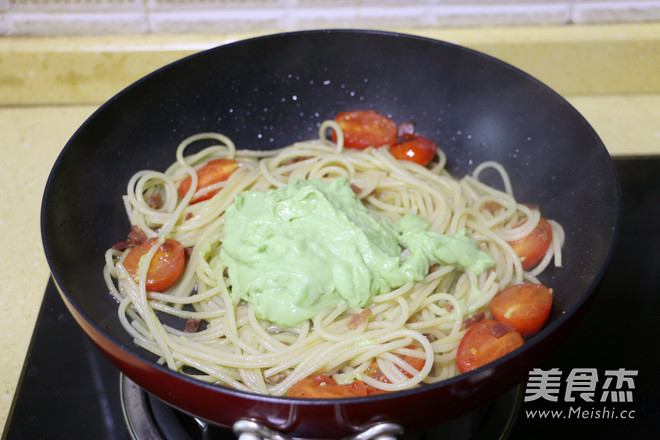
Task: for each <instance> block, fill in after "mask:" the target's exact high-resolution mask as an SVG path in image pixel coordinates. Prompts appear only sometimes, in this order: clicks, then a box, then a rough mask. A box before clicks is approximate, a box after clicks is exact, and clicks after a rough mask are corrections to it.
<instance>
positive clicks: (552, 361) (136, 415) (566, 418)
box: [2, 157, 660, 440]
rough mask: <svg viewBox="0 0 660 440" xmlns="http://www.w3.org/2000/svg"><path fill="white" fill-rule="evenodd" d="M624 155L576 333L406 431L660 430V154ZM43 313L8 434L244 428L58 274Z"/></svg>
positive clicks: (438, 434)
mask: <svg viewBox="0 0 660 440" xmlns="http://www.w3.org/2000/svg"><path fill="white" fill-rule="evenodd" d="M614 163H615V166H616V168H617V171H618V173H619V177H620V180H621V185H622V190H623V219H622V230H621V236H620V238H619V242H618V246H617V248H616V250H615V253H614V256H613V259H612V263H611V266H610V268H609V270H608V272H607V273H606V275H605V277H604V279H603V281H602V283H601V285H600V286H599V288H598V289H597V291H596V292H595V293H594V295H593V296H592V299H591V304H590V305H589V307H588V309H587V311H586V312H585V314H584V316H583V318H582V319H581V320H580V323H579V324H578V326H577V327H576V328H575V330H574V331H573V332H572V334H571V335H569V337H568V338H567V339H566V340H565V341H564V343H563V344H562V345H561V346H560V347H559V348H558V349H557V350H556V351H555V352H554V353H553V354H552V355H551V356H550V357H549V358H548V359H546V360H545V361H544V362H543V364H542V365H540V366H539V367H538V368H536V369H534V370H532V371H530V373H529V375H528V377H527V379H526V380H525V381H523V382H522V383H520V384H519V385H518V386H516V387H514V388H512V389H511V390H509V391H508V392H506V393H504V394H503V395H502V396H500V397H499V398H497V399H496V400H495V401H493V402H490V403H488V404H486V405H484V406H483V407H480V408H477V409H476V410H474V411H472V412H470V413H468V414H465V415H463V416H461V417H459V418H457V419H454V420H450V421H447V422H444V423H442V424H440V425H438V426H435V427H433V428H432V429H429V430H427V431H424V432H415V433H406V432H404V433H401V434H398V435H397V436H396V438H400V439H419V440H422V439H440V438H441V439H443V440H463V439H465V440H486V439H510V440H520V439H529V438H533V439H535V440H542V439H557V438H599V439H620V438H631V439H655V438H658V434H659V433H660V398H659V397H658V391H659V390H660V388H659V386H658V385H657V384H658V383H660V355H659V354H658V350H657V347H658V340H660V326H658V325H657V324H656V322H657V321H656V320H657V316H658V310H660V157H634V158H618V159H615V160H614ZM584 233H589V231H584ZM37 322H38V325H37V327H36V329H35V332H34V334H33V337H32V342H31V345H30V350H29V354H28V357H27V359H26V362H25V365H24V368H23V372H22V375H21V380H20V383H19V388H18V390H17V393H16V396H15V399H14V402H13V406H12V410H11V413H10V415H9V419H8V421H7V425H6V428H5V432H4V433H3V437H2V438H3V439H4V440H21V439H30V440H35V439H48V440H58V439H67V440H70V439H108V440H130V439H136V440H145V439H150V440H151V439H153V440H159V439H168V440H169V439H177V440H188V439H191V440H192V439H203V440H214V439H218V440H221V439H236V438H239V437H240V433H237V432H234V431H233V430H231V429H225V428H219V427H216V426H209V425H207V424H206V423H204V422H202V421H200V420H197V419H195V418H193V417H190V416H188V415H186V414H182V413H180V412H179V411H177V410H176V409H174V408H172V407H170V406H168V405H167V404H165V403H163V402H162V401H160V400H158V399H157V398H155V397H153V396H151V395H149V394H148V393H146V392H145V391H143V390H142V389H140V388H139V387H138V386H137V385H135V384H134V383H133V382H132V381H130V379H128V378H126V377H124V376H123V375H122V374H121V373H120V372H119V371H118V370H117V369H116V368H115V367H114V366H113V365H112V364H110V363H109V361H108V360H106V359H105V357H104V356H103V355H102V354H101V353H100V351H98V350H97V349H96V347H94V345H93V344H92V343H91V342H90V340H89V339H88V338H87V336H85V335H84V333H83V332H82V330H81V329H80V328H79V327H78V325H77V324H76V323H75V321H74V320H73V318H72V317H71V315H70V314H69V313H68V311H67V310H66V308H65V306H64V304H63V303H62V301H61V300H60V298H59V296H58V293H57V290H56V288H55V286H54V284H53V283H52V281H51V282H49V284H48V286H47V288H46V292H45V295H44V300H43V303H42V307H41V310H40V312H39V317H38V321H37ZM433 410H434V409H433V408H429V411H430V412H432V411H433ZM244 435H247V434H244ZM240 438H241V439H243V438H248V437H240ZM251 438H254V437H251ZM390 438H391V437H390Z"/></svg>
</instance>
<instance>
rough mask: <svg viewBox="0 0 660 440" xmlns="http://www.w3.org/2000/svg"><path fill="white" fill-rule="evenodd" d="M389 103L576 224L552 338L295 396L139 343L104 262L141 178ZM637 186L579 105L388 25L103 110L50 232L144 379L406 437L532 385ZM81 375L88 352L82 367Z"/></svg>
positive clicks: (212, 61)
mask: <svg viewBox="0 0 660 440" xmlns="http://www.w3.org/2000/svg"><path fill="white" fill-rule="evenodd" d="M367 108H373V109H375V110H376V111H378V112H380V113H382V114H386V115H390V116H391V117H392V118H393V119H394V120H395V121H398V122H403V121H415V122H416V125H417V129H418V131H419V132H420V133H423V134H425V135H426V136H428V137H431V138H433V139H434V140H436V141H437V142H438V144H439V146H440V148H442V149H443V150H444V151H445V152H446V154H447V157H448V169H449V170H450V171H451V172H452V173H453V174H455V175H456V176H458V177H460V176H462V175H464V174H466V173H469V172H471V170H472V169H473V168H474V167H475V166H476V165H477V164H479V163H480V162H482V161H485V160H496V161H499V162H500V163H502V164H503V165H504V166H505V167H506V168H507V169H508V171H509V173H510V175H511V180H512V184H513V188H514V190H515V196H516V197H517V199H518V200H519V201H522V202H529V203H538V204H539V205H540V206H541V209H542V213H543V214H544V215H545V216H547V217H550V218H553V219H555V220H557V221H559V222H560V223H561V224H562V225H563V226H564V228H565V229H566V245H565V247H564V267H563V268H562V269H554V268H551V269H549V270H547V271H546V272H545V273H544V274H543V276H542V282H544V284H547V285H549V286H551V287H552V288H553V289H554V292H555V302H554V305H553V311H552V314H551V316H550V318H549V321H548V323H547V325H546V326H545V328H544V329H543V330H542V331H541V332H539V333H538V334H536V335H535V336H533V337H531V338H530V339H529V340H528V341H527V342H526V343H525V344H524V345H523V347H521V348H520V349H518V350H516V351H515V352H513V353H511V354H509V355H507V356H505V357H503V358H500V359H499V360H497V361H496V362H493V363H491V364H489V365H487V366H485V367H482V368H479V369H477V370H475V371H472V372H470V373H467V374H463V375H460V376H458V377H455V378H452V379H449V380H446V381H443V382H441V383H438V384H435V385H429V386H424V387H421V388H418V389H415V390H410V391H405V392H399V393H394V394H391V395H382V396H372V397H368V398H354V399H341V400H316V401H309V400H295V399H290V398H284V397H268V396H261V395H253V394H249V393H244V392H240V391H235V390H232V389H229V388H225V387H219V386H212V385H208V384H204V383H201V382H198V381H195V380H191V379H189V378H187V377H185V376H183V375H180V374H178V373H175V372H172V371H170V370H168V369H167V368H166V367H163V366H160V365H158V364H157V363H156V362H155V359H154V357H153V356H151V355H150V354H149V353H146V352H145V351H143V350H141V349H138V348H137V347H136V346H135V345H134V344H133V342H132V340H131V338H130V337H129V335H128V334H127V333H126V332H125V331H124V330H123V328H122V327H121V325H120V324H119V321H118V318H117V313H116V309H117V304H116V303H115V301H114V300H113V299H112V298H111V296H110V295H109V294H108V292H107V288H106V286H105V284H104V281H103V276H102V268H103V264H104V261H103V254H104V251H105V250H106V249H107V248H108V247H110V246H112V245H113V244H114V243H116V242H118V241H121V240H122V239H124V238H125V236H126V234H127V232H128V231H129V229H130V225H129V224H128V221H127V218H126V215H125V211H124V208H123V204H122V201H121V196H122V195H123V194H125V191H126V184H127V182H128V180H129V177H130V176H131V175H132V174H133V173H135V172H136V171H138V170H141V169H154V170H164V169H165V168H166V167H167V166H168V165H169V164H170V163H171V162H172V161H174V151H175V148H176V146H177V145H178V143H179V142H180V141H181V140H182V139H184V138H185V137H187V136H189V135H191V134H194V133H197V132H202V131H217V132H221V133H224V134H226V135H228V136H229V137H231V138H232V139H233V140H234V142H235V143H236V145H237V147H238V148H254V149H271V148H276V147H281V146H285V145H287V144H290V143H292V142H294V141H297V140H301V139H308V138H312V137H315V136H316V133H317V127H318V124H319V123H320V122H321V121H323V120H325V119H329V118H332V117H333V116H334V115H335V114H336V113H337V112H338V111H342V110H353V109H367ZM619 215H620V190H619V185H618V180H617V177H616V172H615V170H614V167H613V165H612V162H611V159H610V157H609V155H608V152H607V150H606V148H605V147H604V145H603V144H602V142H601V140H600V139H599V137H598V136H597V134H596V133H595V132H594V130H593V129H592V128H591V127H590V125H589V124H588V123H587V122H586V121H585V119H584V118H583V117H582V116H581V115H580V114H579V113H578V112H577V111H576V110H575V109H574V108H573V107H572V106H571V105H569V104H568V103H567V102H566V101H565V100H564V99H563V98H562V97H560V96H559V95H558V94H557V93H555V92H554V91H552V90H551V89H549V88H548V87H547V86H545V85H544V84H542V83H541V82H539V81H537V80H536V79H534V78H532V77H531V76H529V75H528V74H526V73H524V72H522V71H520V70H518V69H516V68H514V67H512V66H510V65H508V64H506V63H504V62H501V61H499V60H497V59H494V58H492V57H489V56H486V55H484V54H481V53H478V52H476V51H473V50H469V49H466V48H463V47H460V46H456V45H453V44H449V43H445V42H441V41H435V40H430V39H426V38H419V37H414V36H408V35H401V34H395V33H388V32H378V31H354V30H322V31H304V32H292V33H284V34H278V35H270V36H265V37H260V38H255V39H250V40H246V41H240V42H236V43H232V44H227V45H224V46H220V47H217V48H215V49H211V50H208V51H205V52H201V53H199V54H195V55H192V56H189V57H187V58H184V59H182V60H180V61H177V62H175V63H173V64H170V65H168V66H166V67H164V68H162V69H159V70H157V71H155V72H154V73H152V74H150V75H148V76H146V77H145V78H143V79H141V80H139V81H137V82H136V83H134V84H132V85H131V86H129V87H127V88H126V89H125V90H123V91H122V92H120V93H119V94H117V95H116V96H114V97H113V98H112V99H110V100H109V101H108V102H107V103H105V104H104V105H103V106H101V107H100V108H99V109H98V110H97V111H96V112H95V113H94V114H93V115H92V116H91V117H90V118H89V119H88V120H87V121H86V122H85V123H84V124H83V125H82V126H81V127H80V128H79V129H78V130H77V132H76V133H75V134H74V135H73V137H72V138H71V139H70V140H69V142H68V143H67V144H66V146H65V147H64V149H63V151H62V152H61V154H60V156H59V157H58V159H57V161H56V163H55V165H54V167H53V169H52V172H51V174H50V176H49V179H48V182H47V186H46V189H45V193H44V197H43V205H42V219H41V227H42V236H43V244H44V249H45V253H46V257H47V259H48V262H49V265H50V268H51V272H52V277H53V279H54V281H55V283H56V285H57V287H58V289H59V291H60V293H61V297H62V299H63V300H64V302H65V303H66V306H67V307H68V309H69V310H70V312H71V313H72V314H73V316H74V317H75V319H76V321H77V322H78V323H79V324H80V326H81V327H82V328H83V329H84V331H85V332H86V333H87V334H88V335H89V337H90V338H91V339H92V340H93V342H94V343H95V345H97V346H98V348H99V349H100V350H101V351H102V352H103V353H104V354H105V355H106V356H107V357H108V358H109V359H110V360H111V361H112V362H113V363H114V364H115V365H116V366H117V368H119V370H121V371H122V372H123V373H124V374H125V375H126V376H128V377H129V378H130V379H131V380H133V381H134V382H135V383H136V384H138V385H139V386H141V387H142V388H144V389H145V390H146V391H148V392H149V393H152V394H153V395H155V396H156V397H158V398H160V399H161V400H164V401H165V402H167V403H169V404H171V405H172V406H174V407H176V408H179V409H180V410H182V411H184V412H186V413H189V414H191V415H194V416H197V417H198V418H200V419H203V420H206V421H209V422H211V423H213V424H217V425H221V426H232V424H233V423H234V422H235V421H237V420H239V419H254V420H257V421H259V422H261V423H263V424H265V425H266V426H269V427H271V428H273V429H276V430H278V431H280V432H283V433H287V434H288V435H291V436H296V437H309V438H338V437H342V436H347V435H351V434H353V433H356V432H358V431H361V430H364V429H365V428H366V427H368V426H370V425H373V424H374V423H377V422H381V421H387V422H393V423H397V424H400V425H401V426H402V427H403V428H404V429H405V430H407V431H414V430H417V429H421V428H425V427H428V426H431V425H433V424H436V423H438V422H441V421H443V420H447V419H449V418H452V417H455V416H458V415H460V414H462V413H464V412H466V411H468V410H471V409H474V408H476V407H477V406H479V405H481V404H483V403H484V402H487V401H489V400H491V399H494V398H495V397H497V396H498V395H500V394H502V393H503V392H505V391H506V390H508V389H509V388H511V387H512V386H514V385H516V384H517V383H519V382H520V381H522V380H523V379H524V378H525V376H526V374H527V372H528V371H529V370H530V369H531V368H533V367H535V366H537V365H538V364H539V363H540V362H541V361H542V360H543V359H544V358H545V356H547V355H548V354H549V353H550V352H551V351H552V350H553V349H554V348H555V347H557V345H558V344H560V342H561V340H562V339H563V338H564V337H565V336H566V335H567V334H568V332H569V331H570V329H571V328H572V327H573V326H574V325H575V322H576V321H577V320H578V318H579V316H580V314H581V311H582V310H583V309H584V306H585V305H586V304H587V302H588V299H589V297H590V296H591V294H592V292H593V291H594V289H595V288H596V287H597V284H598V282H599V280H600V279H601V277H602V276H603V274H604V271H605V270H606V267H607V264H608V263H609V260H610V257H611V254H612V251H613V247H614V244H615V241H616V237H617V234H618V227H619ZM71 362H72V368H76V359H72V360H71Z"/></svg>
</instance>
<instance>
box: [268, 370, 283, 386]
mask: <svg viewBox="0 0 660 440" xmlns="http://www.w3.org/2000/svg"><path fill="white" fill-rule="evenodd" d="M284 379H286V374H285V373H277V374H274V375H272V376H270V377H265V378H264V382H266V383H267V384H268V385H277V384H279V383H280V382H282V381H283V380H284Z"/></svg>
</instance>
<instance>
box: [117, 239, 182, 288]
mask: <svg viewBox="0 0 660 440" xmlns="http://www.w3.org/2000/svg"><path fill="white" fill-rule="evenodd" d="M155 243H156V238H151V239H149V240H147V241H146V242H144V243H142V244H141V245H139V246H136V247H134V248H132V249H131V250H130V251H128V255H126V258H124V267H125V268H126V270H127V271H128V273H129V274H130V275H131V276H132V277H133V279H134V280H135V281H136V282H137V281H138V279H137V275H138V264H139V262H140V258H141V257H142V256H143V255H144V254H146V253H147V252H149V249H151V247H152V246H153V245H154V244H155ZM185 264H186V255H185V250H184V248H183V245H182V244H181V243H179V242H178V241H176V240H173V239H171V238H168V239H167V240H165V241H164V242H163V244H161V245H160V247H159V248H158V250H157V251H156V253H155V254H154V257H153V258H152V259H151V264H150V265H149V269H148V270H147V280H146V285H147V290H148V291H150V292H163V291H164V290H166V289H167V288H169V287H171V286H172V285H173V284H174V283H175V282H176V281H177V280H178V279H179V277H180V276H181V274H182V273H183V269H184V266H185Z"/></svg>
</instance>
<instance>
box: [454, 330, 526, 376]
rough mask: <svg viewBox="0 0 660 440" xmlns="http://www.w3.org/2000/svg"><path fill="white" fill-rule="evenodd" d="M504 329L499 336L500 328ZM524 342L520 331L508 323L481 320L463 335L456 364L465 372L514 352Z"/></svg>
mask: <svg viewBox="0 0 660 440" xmlns="http://www.w3.org/2000/svg"><path fill="white" fill-rule="evenodd" d="M497 326H499V328H498V327H497ZM502 326H503V327H502ZM502 329H504V330H503V331H504V334H502V335H499V337H498V333H501V332H500V331H498V330H502ZM523 343H524V340H523V338H522V336H521V335H520V333H518V332H517V331H516V330H514V329H513V328H512V327H509V326H508V325H507V324H505V323H503V322H497V321H495V320H492V319H489V320H486V321H480V322H478V323H476V324H474V325H473V326H472V327H470V329H469V330H468V331H467V332H466V333H465V335H463V339H461V342H460V344H459V345H458V352H457V353H456V365H457V366H458V369H459V371H460V372H461V373H465V372H468V371H471V370H474V369H475V368H478V367H481V366H482V365H486V364H487V363H489V362H492V361H494V360H495V359H498V358H500V357H502V356H504V355H505V354H507V353H510V352H512V351H513V350H515V349H516V348H518V347H520V346H521V345H522V344H523Z"/></svg>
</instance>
